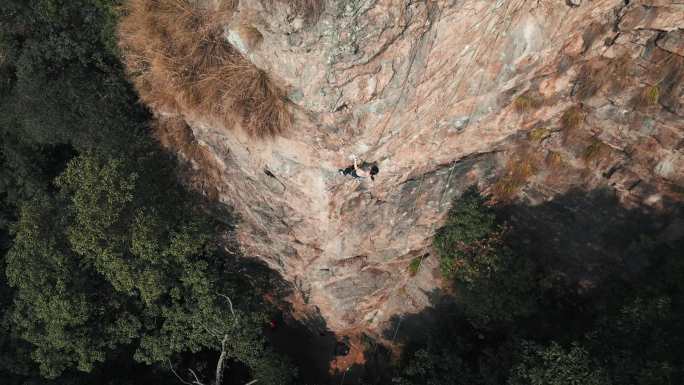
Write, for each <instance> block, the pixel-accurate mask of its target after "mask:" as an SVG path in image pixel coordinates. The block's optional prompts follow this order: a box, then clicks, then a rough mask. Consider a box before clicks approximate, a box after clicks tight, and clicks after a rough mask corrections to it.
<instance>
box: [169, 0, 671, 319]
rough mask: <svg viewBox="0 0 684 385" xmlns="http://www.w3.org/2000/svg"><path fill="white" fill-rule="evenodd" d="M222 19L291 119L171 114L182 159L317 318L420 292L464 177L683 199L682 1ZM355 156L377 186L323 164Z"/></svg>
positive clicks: (329, 5) (637, 199)
mask: <svg viewBox="0 0 684 385" xmlns="http://www.w3.org/2000/svg"><path fill="white" fill-rule="evenodd" d="M264 4H267V5H264ZM225 28H226V29H225V36H226V38H227V39H228V40H229V41H230V42H231V43H232V44H233V46H234V47H236V48H237V49H239V50H240V51H241V52H242V53H243V54H244V56H245V57H247V58H248V59H249V60H250V61H251V62H252V63H254V64H255V65H256V66H258V67H259V68H261V69H263V70H265V71H266V72H267V73H268V74H269V75H270V76H271V78H272V79H273V80H274V81H275V83H277V84H278V85H279V86H280V87H282V88H283V89H286V90H287V94H288V98H289V103H290V109H291V111H292V113H293V116H294V123H293V125H292V127H291V128H290V129H289V130H288V131H287V132H285V133H284V134H283V135H281V136H278V137H276V138H273V139H256V138H252V137H250V136H249V135H248V134H247V133H245V131H244V130H241V129H239V127H238V128H234V127H225V126H222V125H221V124H220V123H219V122H216V121H214V120H213V119H211V118H210V117H207V116H203V115H202V114H199V113H198V114H192V113H185V114H184V115H183V116H182V119H184V120H185V121H186V122H187V123H188V125H189V126H190V128H191V129H192V133H193V135H194V138H195V141H196V144H197V146H199V147H201V148H202V151H199V152H197V151H196V152H194V154H195V155H197V154H200V155H201V156H202V157H203V158H204V161H203V162H201V163H197V165H202V166H200V167H198V172H200V173H201V172H203V171H207V170H203V169H202V168H203V167H211V168H212V170H211V175H212V177H211V185H212V186H211V188H212V190H213V191H215V196H216V197H217V198H218V199H219V200H221V201H222V202H225V203H227V204H230V205H232V206H233V207H234V208H235V209H236V211H237V213H238V214H239V216H240V224H239V226H238V235H239V238H240V241H241V244H242V245H243V247H244V248H245V249H246V252H247V254H248V255H252V256H255V257H257V258H259V259H261V260H263V261H265V262H267V263H268V264H269V265H270V266H271V267H272V268H274V269H276V270H278V271H279V272H280V273H281V274H282V275H283V277H285V278H286V279H287V280H288V281H289V282H291V283H292V284H293V286H295V287H296V288H297V290H298V292H300V293H301V295H302V296H303V298H304V300H305V301H306V302H307V304H308V305H309V309H314V310H315V311H318V312H320V314H321V315H322V316H323V318H324V319H325V321H326V323H327V325H328V327H329V328H331V329H333V330H336V331H341V332H351V331H354V330H371V331H379V330H381V329H382V328H384V327H386V326H387V321H388V320H389V318H390V317H391V316H392V315H395V314H403V313H412V312H418V311H420V310H421V309H422V308H424V307H426V306H429V305H430V301H431V298H430V293H431V292H432V291H433V290H434V289H436V288H437V287H439V285H440V278H439V274H438V272H437V268H436V266H437V264H438V260H437V257H436V256H435V255H434V253H433V252H432V251H431V248H430V244H431V237H432V235H433V234H434V232H435V231H436V229H438V228H439V226H440V223H441V222H442V221H443V219H444V217H445V214H446V212H447V210H448V209H449V207H450V204H451V202H452V200H453V199H454V198H455V197H457V196H458V195H459V194H460V193H461V192H462V191H464V189H466V188H467V187H468V186H470V185H478V186H479V187H480V188H481V189H482V190H484V191H485V192H488V193H491V194H493V199H495V200H500V201H510V200H514V201H522V202H525V203H526V204H529V205H536V204H541V203H543V202H546V201H550V200H553V199H554V197H556V196H558V195H560V194H563V193H565V192H567V191H569V190H571V189H583V190H593V189H596V188H606V189H609V190H610V191H613V192H614V194H615V195H616V196H617V198H618V199H619V201H620V202H621V204H623V205H625V206H626V207H648V208H650V209H653V210H666V209H667V207H668V205H669V204H670V203H671V202H673V201H677V200H681V199H682V197H683V196H682V191H683V189H684V153H683V151H684V124H683V122H682V118H683V117H684V82H682V80H683V79H684V57H683V56H682V55H683V54H684V52H683V50H684V48H683V47H684V34H683V32H682V29H683V28H684V5H681V4H674V3H673V2H670V1H658V0H648V1H647V0H643V1H631V2H630V1H623V0H595V1H583V2H580V1H572V2H566V1H563V0H552V1H551V0H544V1H524V0H501V1H493V0H461V1H451V0H440V1H426V2H416V1H410V0H345V1H334V0H328V1H326V2H324V8H323V11H322V12H321V13H320V15H319V14H316V15H314V16H308V17H305V16H302V15H301V13H297V12H294V11H293V10H292V9H290V8H288V6H287V5H283V4H281V3H279V2H264V3H262V2H259V1H256V0H253V1H247V0H243V1H240V2H239V5H238V7H237V9H236V11H235V12H234V14H233V16H232V20H231V22H230V23H228V24H227V25H226V26H225ZM255 30H256V31H258V35H260V36H259V38H258V39H255V38H254V35H255V32H254V31H255ZM245 31H248V32H245ZM158 112H159V113H160V114H161V115H163V113H164V111H158ZM352 154H355V155H357V156H358V157H359V158H360V159H363V160H366V161H370V162H376V163H377V165H378V167H379V170H380V173H379V174H378V176H377V178H376V180H375V181H370V180H363V181H357V180H352V179H351V178H349V177H345V176H342V175H339V174H338V172H337V171H338V169H340V168H343V167H346V166H348V165H350V164H351V160H350V155H352ZM207 158H208V159H207ZM415 259H419V261H420V268H419V270H418V272H417V274H415V276H413V274H412V273H411V272H409V271H408V269H407V267H408V265H409V264H410V263H411V261H413V260H415Z"/></svg>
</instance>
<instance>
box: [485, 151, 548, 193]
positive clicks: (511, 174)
mask: <svg viewBox="0 0 684 385" xmlns="http://www.w3.org/2000/svg"><path fill="white" fill-rule="evenodd" d="M536 172H537V159H536V158H535V157H534V156H533V154H531V153H523V154H520V155H519V156H517V157H516V158H513V159H511V160H509V161H508V163H507V164H506V169H505V174H504V175H503V176H502V177H501V178H499V180H498V181H496V183H494V185H493V186H492V192H493V194H494V196H496V197H497V198H498V199H500V200H508V199H511V198H512V197H513V196H514V195H515V194H517V193H518V191H520V189H521V188H522V187H523V186H524V185H525V184H526V183H527V181H528V180H529V179H530V178H531V177H532V176H533V175H534V174H535V173H536Z"/></svg>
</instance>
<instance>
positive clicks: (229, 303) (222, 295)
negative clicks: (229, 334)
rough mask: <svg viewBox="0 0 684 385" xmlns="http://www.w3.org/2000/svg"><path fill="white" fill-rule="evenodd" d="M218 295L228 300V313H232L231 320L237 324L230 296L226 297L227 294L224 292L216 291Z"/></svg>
mask: <svg viewBox="0 0 684 385" xmlns="http://www.w3.org/2000/svg"><path fill="white" fill-rule="evenodd" d="M218 295H220V296H221V297H223V298H225V299H227V300H228V305H229V306H230V313H231V314H233V320H234V321H235V324H236V325H237V323H238V319H237V316H236V315H235V311H234V310H233V301H231V300H230V298H228V296H227V295H225V294H221V293H218Z"/></svg>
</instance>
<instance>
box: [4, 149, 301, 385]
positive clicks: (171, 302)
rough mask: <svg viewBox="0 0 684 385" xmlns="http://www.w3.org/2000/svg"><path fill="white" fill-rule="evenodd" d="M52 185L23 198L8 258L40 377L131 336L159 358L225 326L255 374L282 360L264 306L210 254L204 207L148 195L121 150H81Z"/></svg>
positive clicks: (95, 356)
mask: <svg viewBox="0 0 684 385" xmlns="http://www.w3.org/2000/svg"><path fill="white" fill-rule="evenodd" d="M56 185H57V186H58V187H59V188H60V194H59V195H58V199H50V198H47V197H44V198H41V199H35V200H33V201H31V202H30V203H28V204H26V205H24V207H23V208H22V211H21V215H20V220H19V222H18V224H17V226H16V228H15V242H14V245H13V247H12V249H11V250H10V252H9V254H8V258H7V276H8V278H9V283H10V284H11V285H12V286H13V287H14V288H16V290H17V296H16V299H15V309H14V315H13V320H14V322H15V323H16V325H17V328H18V331H19V333H20V335H21V337H22V338H23V339H25V340H26V341H28V342H30V343H31V344H32V345H33V353H32V355H33V358H34V360H35V361H36V362H37V363H39V364H40V369H41V372H42V373H43V374H44V375H45V376H47V377H49V378H54V377H57V376H58V375H60V374H61V373H62V372H63V371H64V370H65V369H68V368H71V367H74V366H75V367H77V368H78V369H79V370H82V371H91V370H92V369H93V367H94V366H95V365H96V364H97V363H101V362H104V361H105V360H107V358H108V356H109V355H111V354H113V353H114V352H116V350H117V349H121V348H123V347H124V346H128V345H131V346H134V347H137V348H136V353H135V358H136V360H139V361H142V362H146V363H155V362H165V361H166V360H168V359H169V358H170V357H171V356H173V355H174V354H177V353H181V352H183V351H194V352H196V351H199V350H202V349H207V348H214V349H215V348H216V347H217V346H220V341H221V339H222V338H223V336H224V335H228V336H229V338H228V341H229V342H228V344H227V351H228V355H229V356H230V357H231V358H234V359H237V360H239V361H242V362H244V363H246V364H248V365H250V366H251V367H253V368H254V369H255V373H257V370H261V371H262V373H264V374H263V376H267V373H269V370H266V368H265V366H269V365H270V364H276V366H275V367H273V368H270V371H271V372H272V371H276V372H277V373H279V374H278V378H284V377H283V376H284V374H283V373H282V372H288V371H290V369H288V368H287V367H286V365H284V364H283V363H282V362H280V361H278V360H274V358H273V354H272V353H270V352H268V351H267V350H265V348H264V342H263V341H262V337H261V334H260V328H261V326H260V325H262V324H263V322H264V321H265V320H264V316H263V315H260V314H258V313H252V312H248V311H247V310H249V307H245V305H247V306H249V305H251V303H250V302H249V301H253V300H250V299H249V295H248V296H245V295H244V294H238V293H237V286H236V282H235V281H234V280H231V279H230V277H229V276H225V275H223V276H222V279H221V278H219V277H220V274H221V273H223V274H226V272H223V271H220V270H218V269H219V267H217V266H212V265H211V263H209V262H208V260H207V258H206V257H207V256H210V255H211V254H210V253H211V238H210V237H209V235H210V234H212V231H211V228H210V227H208V225H209V224H208V223H206V222H202V221H201V220H202V218H203V217H202V216H201V215H196V213H193V211H192V210H191V208H190V207H189V206H187V205H184V204H183V203H184V202H183V201H182V200H181V201H175V202H174V201H168V200H167V201H155V200H151V199H150V197H149V196H146V195H145V194H146V192H147V191H149V190H147V189H145V188H142V187H141V186H142V185H143V183H142V182H140V180H139V179H138V176H137V174H136V173H135V172H132V171H130V165H127V164H126V162H124V161H123V160H121V159H107V158H102V157H100V156H97V155H95V154H85V155H82V156H79V157H77V158H75V159H74V160H72V161H71V162H69V164H68V166H67V169H66V170H65V172H64V173H63V174H62V175H60V176H59V177H58V178H57V180H56ZM171 196H173V194H172V195H171ZM159 213H167V214H163V215H162V214H159ZM195 218H199V219H195ZM223 295H227V296H228V297H229V298H230V297H232V298H233V300H235V301H236V306H237V307H238V309H237V310H235V315H233V312H232V311H230V310H229V305H228V303H227V302H226V301H225V300H224V299H223V298H224V297H222V296H223ZM245 300H246V302H244V301H245ZM240 305H242V306H240ZM243 309H244V310H243ZM153 325H155V326H154V327H150V326H153ZM266 362H268V363H269V365H267V364H266ZM286 377H287V376H286ZM286 377H285V378H286ZM262 382H263V383H269V382H267V378H264V379H263V381H262Z"/></svg>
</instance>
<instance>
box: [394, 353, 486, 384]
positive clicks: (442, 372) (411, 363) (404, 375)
mask: <svg viewBox="0 0 684 385" xmlns="http://www.w3.org/2000/svg"><path fill="white" fill-rule="evenodd" d="M472 380H473V376H472V374H471V373H469V369H468V367H467V365H465V363H464V361H463V360H462V359H461V358H460V357H459V356H458V355H455V354H452V353H451V352H450V351H449V350H446V349H441V350H438V351H430V350H427V349H420V350H418V351H416V352H415V353H414V354H413V355H412V356H411V357H410V358H409V360H408V362H407V363H406V365H405V366H404V367H403V370H402V372H401V375H400V377H398V378H397V379H396V380H395V383H397V384H399V385H443V384H453V385H458V384H464V385H466V384H472V383H473V382H472Z"/></svg>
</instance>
